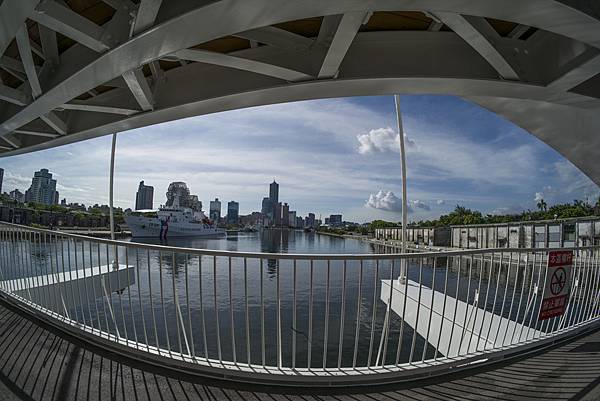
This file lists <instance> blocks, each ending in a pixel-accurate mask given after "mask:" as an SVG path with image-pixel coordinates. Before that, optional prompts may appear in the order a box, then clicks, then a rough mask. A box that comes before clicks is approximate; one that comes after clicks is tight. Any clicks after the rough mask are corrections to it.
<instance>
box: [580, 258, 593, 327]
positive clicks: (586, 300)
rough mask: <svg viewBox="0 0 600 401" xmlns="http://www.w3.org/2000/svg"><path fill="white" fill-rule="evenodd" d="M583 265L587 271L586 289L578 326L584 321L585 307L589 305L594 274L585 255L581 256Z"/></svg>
mask: <svg viewBox="0 0 600 401" xmlns="http://www.w3.org/2000/svg"><path fill="white" fill-rule="evenodd" d="M583 263H584V265H585V270H586V271H587V276H586V280H585V284H586V289H585V293H584V294H583V305H582V307H581V308H580V312H579V318H578V324H581V323H582V322H584V321H585V314H586V311H587V305H588V304H589V300H590V297H591V294H592V291H593V288H594V283H593V282H592V280H593V276H594V273H593V272H592V269H591V263H590V258H589V256H588V255H587V254H585V255H584V256H583Z"/></svg>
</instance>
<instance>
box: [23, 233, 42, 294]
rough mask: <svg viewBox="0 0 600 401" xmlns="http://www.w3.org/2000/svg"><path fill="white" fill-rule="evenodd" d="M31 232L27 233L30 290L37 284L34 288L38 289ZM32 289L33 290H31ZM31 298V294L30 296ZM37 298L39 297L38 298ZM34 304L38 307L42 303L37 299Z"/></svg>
mask: <svg viewBox="0 0 600 401" xmlns="http://www.w3.org/2000/svg"><path fill="white" fill-rule="evenodd" d="M33 234H34V233H33V232H27V255H28V259H29V271H30V275H31V276H30V277H29V278H28V279H27V282H28V283H31V284H29V287H30V288H31V287H32V286H34V285H36V284H35V283H36V282H37V285H36V288H39V275H38V274H37V272H36V270H35V268H34V263H33V260H34V259H33V250H32V249H31V242H32V241H33V240H32V237H33ZM32 289H33V288H32ZM33 290H34V293H36V289H33ZM30 296H31V294H30ZM38 298H39V297H38ZM33 302H35V303H37V304H38V305H39V304H40V302H43V301H42V300H41V299H37V300H35V301H33Z"/></svg>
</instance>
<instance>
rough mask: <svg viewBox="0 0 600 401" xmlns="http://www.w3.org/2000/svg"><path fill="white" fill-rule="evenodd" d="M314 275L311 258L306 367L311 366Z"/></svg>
mask: <svg viewBox="0 0 600 401" xmlns="http://www.w3.org/2000/svg"><path fill="white" fill-rule="evenodd" d="M313 276H314V265H313V259H311V260H310V279H309V280H310V282H309V287H310V289H309V295H308V347H307V368H308V369H310V368H311V367H312V332H313V297H314V288H313V278H314V277H313Z"/></svg>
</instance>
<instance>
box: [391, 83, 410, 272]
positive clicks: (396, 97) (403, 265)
mask: <svg viewBox="0 0 600 401" xmlns="http://www.w3.org/2000/svg"><path fill="white" fill-rule="evenodd" d="M394 100H395V103H396V122H397V123H398V136H399V139H400V164H401V167H402V243H401V252H402V253H406V224H407V220H408V200H407V199H406V196H407V195H406V192H407V191H406V155H405V152H404V128H403V126H402V114H401V112H400V95H394ZM400 266H401V269H400V278H401V280H404V279H405V278H406V259H402V260H401V261H400Z"/></svg>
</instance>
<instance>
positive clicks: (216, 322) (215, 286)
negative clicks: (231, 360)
mask: <svg viewBox="0 0 600 401" xmlns="http://www.w3.org/2000/svg"><path fill="white" fill-rule="evenodd" d="M213 301H214V307H215V325H216V329H217V356H218V357H219V362H220V363H223V355H222V353H221V328H220V323H219V305H218V303H217V257H216V256H214V255H213Z"/></svg>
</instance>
